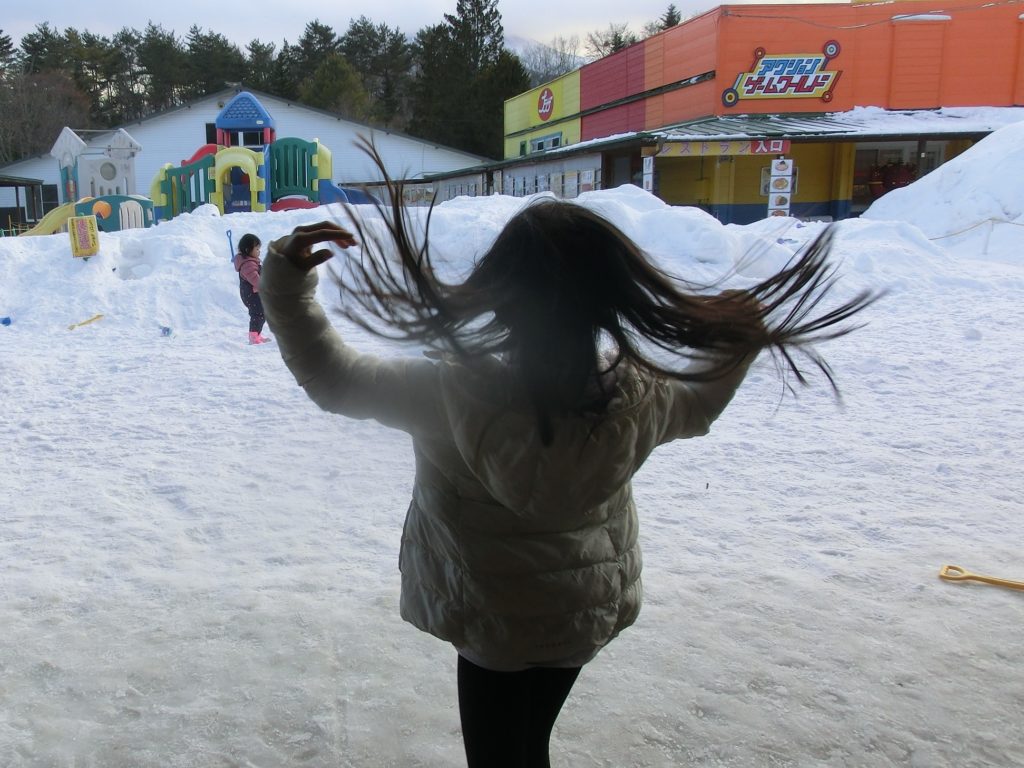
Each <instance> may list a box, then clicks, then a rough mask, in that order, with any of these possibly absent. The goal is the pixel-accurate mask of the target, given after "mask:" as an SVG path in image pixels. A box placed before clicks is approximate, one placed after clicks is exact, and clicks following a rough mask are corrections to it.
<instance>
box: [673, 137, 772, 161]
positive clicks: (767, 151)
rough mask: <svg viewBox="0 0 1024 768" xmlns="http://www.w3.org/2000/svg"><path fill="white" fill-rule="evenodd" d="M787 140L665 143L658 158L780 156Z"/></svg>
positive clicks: (711, 140) (712, 140)
mask: <svg viewBox="0 0 1024 768" xmlns="http://www.w3.org/2000/svg"><path fill="white" fill-rule="evenodd" d="M789 146H790V142H789V139H744V140H742V141H736V140H733V141H728V140H716V139H709V140H708V141H666V142H665V144H664V145H663V146H662V147H661V148H660V149H659V150H658V157H715V156H720V155H781V154H784V153H786V152H788V151H789Z"/></svg>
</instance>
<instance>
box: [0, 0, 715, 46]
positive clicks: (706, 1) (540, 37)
mask: <svg viewBox="0 0 1024 768" xmlns="http://www.w3.org/2000/svg"><path fill="white" fill-rule="evenodd" d="M669 1H670V0H632V1H631V2H622V0H563V2H560V3H553V2H550V0H504V1H499V4H498V9H499V10H500V11H501V15H502V23H503V24H504V27H505V34H506V36H516V37H522V38H527V39H530V40H534V41H536V42H542V43H547V42H550V41H551V40H552V39H554V38H555V37H563V38H569V37H571V36H572V35H576V36H578V37H579V41H580V46H581V52H582V48H583V46H584V44H585V42H586V37H587V34H588V33H590V32H594V31H597V30H604V29H607V27H608V25H609V24H610V23H613V22H614V23H616V24H622V23H627V24H629V28H630V30H632V31H633V32H636V33H639V32H640V31H641V30H642V28H643V26H644V24H646V23H647V22H649V21H654V20H656V19H659V18H660V17H661V16H662V15H664V13H665V11H666V9H667V8H668V6H669ZM674 4H675V6H676V8H677V9H678V10H679V12H680V13H681V14H682V15H683V16H684V17H689V16H693V15H696V14H698V13H702V12H704V11H706V10H709V9H711V8H714V7H716V6H717V5H720V4H721V3H716V2H714V0H674ZM226 5H227V4H223V3H216V2H210V1H209V0H206V1H205V2H194V1H193V0H176V1H175V2H170V3H168V4H167V5H163V4H162V3H138V4H135V3H117V4H116V6H117V10H116V12H115V11H114V10H113V7H112V6H110V5H102V4H101V5H96V4H95V3H82V2H71V1H70V0H35V2H21V3H16V2H14V0H5V2H4V12H3V15H2V17H0V19H2V20H0V30H3V32H4V33H5V34H7V35H9V36H10V37H11V39H12V40H13V41H14V43H15V45H17V44H18V43H19V42H20V41H21V38H22V36H23V35H25V34H27V33H28V32H31V31H32V30H34V29H35V27H36V25H38V24H40V23H42V22H49V24H50V26H51V27H54V28H56V29H57V30H58V31H61V32H63V31H64V30H65V29H66V28H68V27H73V28H75V29H78V30H88V31H89V32H92V33H94V34H97V35H103V36H107V37H109V36H111V35H113V34H115V33H116V32H117V31H119V30H120V29H122V28H124V27H130V28H133V29H137V30H140V31H141V30H143V29H145V27H146V25H147V23H148V22H150V21H153V22H154V23H156V24H159V25H161V26H162V27H163V28H164V29H165V30H168V31H173V32H175V33H176V34H177V35H178V36H179V37H181V38H184V37H185V35H186V34H187V33H188V30H189V27H191V26H192V25H193V24H195V25H198V26H199V27H201V28H202V29H203V30H205V31H212V32H219V33H220V34H222V35H224V36H225V37H227V38H228V39H229V40H231V41H232V42H234V43H236V44H238V45H239V47H241V48H243V49H244V47H245V45H246V44H247V43H249V42H250V41H252V40H255V39H259V40H261V41H263V42H264V43H276V44H277V47H278V50H280V48H281V43H282V42H283V41H284V40H287V41H288V42H290V43H294V42H296V41H297V40H298V39H299V37H300V36H301V35H302V32H303V30H304V29H305V26H306V24H307V23H308V22H310V21H314V20H319V21H320V22H322V23H324V24H328V25H330V26H331V27H333V28H334V30H335V31H336V32H337V33H338V34H342V33H344V32H345V30H346V29H348V24H349V21H350V20H352V19H357V18H359V17H360V16H366V17H367V18H368V19H370V20H371V21H372V22H374V23H377V24H380V23H384V24H387V25H388V26H389V27H392V28H395V27H397V28H398V29H400V30H401V31H402V32H405V33H406V34H407V35H409V36H412V35H414V34H415V33H416V32H417V31H418V30H420V29H422V28H423V27H426V26H429V25H431V24H438V23H440V22H442V21H443V20H444V14H445V13H454V12H455V5H456V0H388V1H387V2H383V3H382V2H380V1H379V0H349V2H346V3H339V2H337V0H334V1H333V2H323V1H322V0H291V1H290V2H275V3H259V4H255V3H253V4H249V6H248V7H249V8H251V9H252V10H251V12H246V13H238V12H237V10H234V9H237V8H238V7H241V6H239V4H235V3H232V4H231V6H232V8H230V9H229V8H227V7H224V6H226ZM97 8H102V9H103V10H102V11H101V12H100V13H96V9H97ZM257 8H258V10H257Z"/></svg>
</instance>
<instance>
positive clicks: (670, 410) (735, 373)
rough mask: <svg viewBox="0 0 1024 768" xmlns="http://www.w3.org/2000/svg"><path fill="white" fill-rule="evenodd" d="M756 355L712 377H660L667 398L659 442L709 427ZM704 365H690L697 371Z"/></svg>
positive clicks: (694, 434)
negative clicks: (680, 378) (701, 379)
mask: <svg viewBox="0 0 1024 768" xmlns="http://www.w3.org/2000/svg"><path fill="white" fill-rule="evenodd" d="M756 357H757V355H756V354H753V355H748V356H747V357H746V358H745V359H743V360H742V361H740V362H739V363H738V364H737V365H736V367H735V368H734V369H732V370H731V371H729V372H728V373H727V374H725V375H724V376H722V377H721V378H718V379H715V380H713V381H679V380H677V379H662V380H661V381H660V382H659V384H658V386H659V387H661V388H663V396H664V397H665V398H666V401H667V407H666V409H665V413H666V415H667V417H666V418H665V420H664V423H663V429H662V434H661V439H660V440H659V442H660V443H667V442H669V441H671V440H677V439H679V438H683V437H699V436H701V435H706V434H707V433H708V432H709V431H710V430H711V424H712V422H713V421H714V420H715V419H717V418H718V417H719V416H720V415H721V414H722V411H724V410H725V407H726V406H727V405H728V404H729V402H730V401H731V400H732V398H733V395H735V394H736V390H737V389H738V388H739V386H740V383H741V382H742V381H743V379H744V377H745V376H746V375H747V370H748V369H749V368H750V364H751V363H753V362H754V359H755V358H756ZM705 366H706V363H695V364H694V365H693V366H692V367H691V369H692V370H698V371H699V370H700V368H701V367H705Z"/></svg>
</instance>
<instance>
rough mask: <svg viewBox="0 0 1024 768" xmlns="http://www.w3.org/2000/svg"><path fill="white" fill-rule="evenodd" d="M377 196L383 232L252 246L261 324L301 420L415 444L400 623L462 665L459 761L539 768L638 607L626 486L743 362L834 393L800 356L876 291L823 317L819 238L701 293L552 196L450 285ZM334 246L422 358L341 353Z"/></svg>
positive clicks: (318, 233) (351, 303) (691, 423)
mask: <svg viewBox="0 0 1024 768" xmlns="http://www.w3.org/2000/svg"><path fill="white" fill-rule="evenodd" d="M369 151H370V153H371V155H373V156H374V158H375V160H376V161H377V163H378V165H379V166H380V167H381V170H382V171H383V163H381V162H380V158H379V157H378V156H377V155H376V153H375V152H374V151H373V150H372V148H371V149H370V150H369ZM387 188H388V191H389V205H388V207H387V209H384V207H383V206H381V207H380V208H381V213H382V214H383V216H384V222H385V225H386V234H385V235H383V236H379V235H375V234H373V232H371V231H370V228H369V226H368V224H364V223H360V217H359V215H358V214H357V213H355V212H354V210H352V211H350V212H351V213H352V219H353V227H354V229H355V230H356V231H355V232H350V231H348V230H346V229H344V228H343V227H341V226H339V225H338V224H336V223H333V222H323V223H320V224H314V225H311V226H300V227H297V228H296V229H295V230H294V231H293V232H292V234H290V235H288V236H286V237H283V238H281V239H278V240H276V241H274V242H273V243H271V245H270V249H269V250H270V252H269V255H268V256H267V259H266V262H265V265H264V272H263V283H262V286H263V287H262V289H261V290H262V293H263V301H264V305H265V309H266V314H267V320H268V322H269V325H270V328H271V330H272V331H273V332H274V334H275V335H276V337H277V341H278V344H279V346H280V348H281V354H282V357H283V358H284V360H285V362H286V364H287V365H288V367H289V368H290V369H291V371H292V373H293V374H294V375H295V378H296V380H297V381H298V383H299V385H301V386H302V387H304V388H305V390H306V393H307V394H308V395H309V397H310V398H311V399H312V400H313V401H314V402H315V403H316V404H317V405H319V406H320V407H321V408H323V409H324V410H326V411H331V412H334V413H339V414H343V415H346V416H350V417H352V418H357V419H375V420H377V421H378V422H380V423H381V424H383V425H385V426H388V427H393V428H395V429H400V430H402V431H404V432H407V433H409V434H410V435H411V436H412V440H413V450H414V453H415V460H416V477H415V485H414V489H413V497H412V502H411V504H410V506H409V509H408V512H407V516H406V521H405V527H404V531H403V534H402V545H401V553H400V557H399V567H400V570H401V575H402V579H401V580H402V593H401V614H402V617H403V618H404V619H405V620H406V621H408V622H410V623H412V624H413V625H414V626H416V627H418V628H419V629H421V630H424V631H426V632H429V633H430V634H432V635H434V636H436V637H438V638H440V639H441V640H445V641H447V642H450V643H451V644H452V645H453V646H454V647H455V650H456V651H457V653H458V660H457V661H458V666H457V670H458V681H457V683H458V697H459V711H460V717H461V722H462V734H463V741H464V744H465V749H466V755H467V760H468V764H469V766H470V768H478V767H482V768H502V767H504V766H516V767H517V768H526V767H529V768H538V767H543V766H548V765H549V764H550V763H549V758H548V742H549V739H550V735H551V730H552V727H553V725H554V723H555V720H556V718H557V716H558V713H559V711H560V710H561V708H562V705H563V703H564V702H565V700H566V697H567V696H568V694H569V691H570V689H571V688H572V686H573V684H574V682H575V680H576V678H577V676H578V675H579V673H580V669H581V667H583V665H585V664H586V663H587V662H589V661H590V660H591V659H593V658H594V657H595V656H596V655H597V653H598V652H599V651H600V650H601V649H602V648H603V647H604V646H605V645H607V644H608V643H609V642H610V641H611V640H612V639H613V638H614V637H615V636H616V635H618V634H619V633H620V632H622V631H623V630H624V629H626V628H627V627H628V626H630V625H631V624H632V623H633V622H634V620H635V619H636V617H637V614H638V613H639V611H640V604H641V582H640V569H641V554H640V547H639V544H638V541H637V528H638V518H637V511H636V507H635V506H634V503H633V496H632V492H631V479H632V477H633V475H634V474H635V473H636V472H637V470H638V469H639V468H640V467H641V465H642V464H643V463H644V461H645V459H646V458H647V457H648V456H649V455H650V453H651V452H652V451H653V450H654V449H655V448H656V447H657V446H658V445H661V444H663V443H667V442H669V441H672V440H676V439H679V438H687V437H696V436H700V435H704V434H706V433H707V432H708V430H709V428H710V426H711V423H712V422H713V421H714V420H715V419H716V418H717V417H718V416H719V415H720V414H721V413H722V411H723V409H724V408H725V407H726V405H727V404H728V403H729V401H730V400H731V399H732V397H733V395H734V393H735V392H736V389H737V387H738V386H739V385H740V382H741V381H742V380H743V378H744V375H745V374H746V372H747V369H748V367H749V366H750V364H751V362H752V361H753V360H754V358H755V357H757V355H758V353H759V352H761V351H762V350H768V351H770V352H771V353H772V354H773V355H774V357H775V360H776V362H777V366H776V367H777V370H778V371H779V372H780V375H781V376H782V377H783V380H784V381H785V380H787V378H788V377H789V376H793V377H795V379H796V381H797V382H798V383H801V384H806V383H808V382H807V378H806V377H805V372H804V371H803V370H802V368H801V366H800V361H807V362H809V363H810V365H811V366H812V367H813V368H816V369H818V370H819V371H820V372H821V373H823V374H824V375H825V377H826V379H827V381H828V382H829V384H831V385H832V386H833V387H834V383H833V379H832V374H831V371H830V369H829V367H828V365H827V363H826V362H825V361H824V360H823V359H822V358H821V357H820V355H819V354H818V353H817V352H815V351H814V349H813V343H814V342H816V341H821V340H825V339H829V338H835V337H838V336H842V335H844V334H845V333H848V332H849V331H850V330H852V329H853V327H852V326H850V324H849V323H847V322H846V321H847V320H849V319H850V318H851V317H853V316H854V315H855V314H857V313H858V312H860V311H861V310H862V309H863V308H864V307H866V306H867V305H868V304H869V303H871V301H873V300H874V298H875V296H873V295H869V294H867V293H864V294H861V295H859V296H857V297H855V298H854V299H852V300H851V301H848V302H846V303H844V304H842V305H840V306H838V307H835V308H833V309H830V310H823V309H821V310H819V307H820V306H821V305H820V300H821V299H822V297H823V296H824V295H825V294H827V292H828V291H829V289H830V287H831V285H832V282H833V273H832V268H831V267H830V266H829V264H828V262H827V258H826V257H827V254H828V250H829V237H830V235H829V231H828V230H826V232H825V234H824V235H822V236H821V237H819V238H818V239H817V240H816V241H815V242H814V243H812V244H811V245H810V246H809V247H808V248H806V249H805V250H804V251H803V252H802V253H801V254H798V256H797V257H795V258H794V260H793V261H791V262H790V263H789V264H788V265H787V266H786V267H785V268H783V269H782V270H781V271H779V272H778V273H777V274H775V275H773V276H772V277H770V278H768V279H766V280H764V281H762V282H760V283H758V284H757V285H754V286H752V287H750V288H746V289H743V290H731V291H725V292H723V293H716V294H709V293H707V292H703V293H701V292H698V290H696V289H695V288H694V287H692V286H687V285H684V284H682V283H680V282H679V281H677V280H675V279H673V278H671V277H670V276H668V275H666V274H665V273H664V272H662V271H661V270H659V269H658V268H656V267H655V266H653V265H652V263H651V262H650V261H648V259H647V258H646V257H645V256H644V254H643V253H642V252H641V251H640V249H639V248H638V247H637V246H636V245H635V244H634V243H633V242H632V241H631V240H630V239H629V238H628V237H627V236H626V235H625V234H624V233H623V232H621V231H620V230H619V229H618V228H616V227H615V226H614V225H612V224H611V223H610V222H609V221H607V220H605V219H604V218H602V217H601V216H599V215H598V214H596V213H594V212H593V211H591V210H589V209H587V208H585V207H583V206H581V205H579V204H575V203H572V202H566V201H560V200H556V199H552V198H547V199H540V200H537V201H535V202H532V203H529V204H527V205H525V207H523V209H522V210H521V211H520V212H519V213H517V214H516V215H515V216H513V217H512V218H511V220H509V221H508V223H507V224H506V226H505V227H504V229H502V231H501V232H500V234H499V235H498V236H497V239H496V240H495V241H494V243H493V244H492V245H491V246H490V248H489V249H488V250H487V251H486V253H484V254H483V255H482V256H481V257H480V258H479V259H478V260H477V261H476V262H475V265H474V267H473V269H472V270H471V272H470V273H469V274H468V276H466V277H465V278H464V279H461V280H459V281H457V282H446V281H445V280H443V279H442V278H441V277H440V276H439V275H438V274H437V273H436V272H435V270H434V268H433V265H432V263H431V259H430V252H429V246H428V242H427V233H426V232H424V233H423V235H422V237H421V238H420V239H417V238H416V237H415V236H414V234H413V232H412V231H411V226H410V223H409V219H408V216H407V214H406V211H405V209H404V208H403V205H402V190H401V186H400V185H399V184H395V183H392V182H390V181H389V183H388V187H387ZM428 222H429V218H428ZM375 223H376V222H375ZM428 230H429V224H428ZM332 247H336V248H335V249H334V250H332ZM335 253H339V254H343V256H342V258H344V259H345V264H344V268H343V269H342V270H340V271H339V272H337V273H336V278H335V279H336V280H337V282H338V284H339V288H340V290H341V292H342V297H343V301H342V310H341V312H342V314H344V315H345V316H347V317H348V318H349V319H351V320H353V321H355V322H356V323H358V324H360V325H361V326H363V327H365V328H368V329H369V330H371V331H373V332H375V333H377V334H379V335H381V336H386V337H388V338H392V339H398V340H403V341H415V342H420V343H422V344H425V345H426V346H427V347H428V348H430V349H432V350H436V354H432V355H431V356H430V358H431V359H428V358H427V357H424V358H392V359H380V358H377V357H374V356H372V355H367V354H361V353H359V352H357V351H356V350H354V349H352V348H351V347H349V346H348V345H347V344H346V343H345V341H344V340H343V339H342V338H341V336H340V335H339V334H338V332H337V331H336V330H335V329H334V328H333V327H332V325H331V323H330V322H329V320H328V317H327V315H326V314H325V312H324V310H323V309H322V308H321V306H320V305H319V304H318V303H317V301H316V299H315V291H316V287H317V270H316V267H317V266H318V265H319V264H322V263H324V262H325V261H327V260H328V259H330V258H332V256H333V255H334V254H335ZM816 311H818V314H817V315H815V312H816ZM777 318H778V319H777Z"/></svg>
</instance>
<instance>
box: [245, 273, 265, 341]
mask: <svg viewBox="0 0 1024 768" xmlns="http://www.w3.org/2000/svg"><path fill="white" fill-rule="evenodd" d="M238 293H239V294H240V295H241V297H242V303H243V304H245V308H246V309H248V310H249V331H250V332H253V331H255V332H256V333H259V332H260V331H262V330H263V324H264V323H265V322H266V318H265V317H264V316H263V301H262V300H261V299H260V295H259V294H258V293H256V291H254V290H253V289H252V284H251V283H250V282H249V281H248V280H239V281H238Z"/></svg>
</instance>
